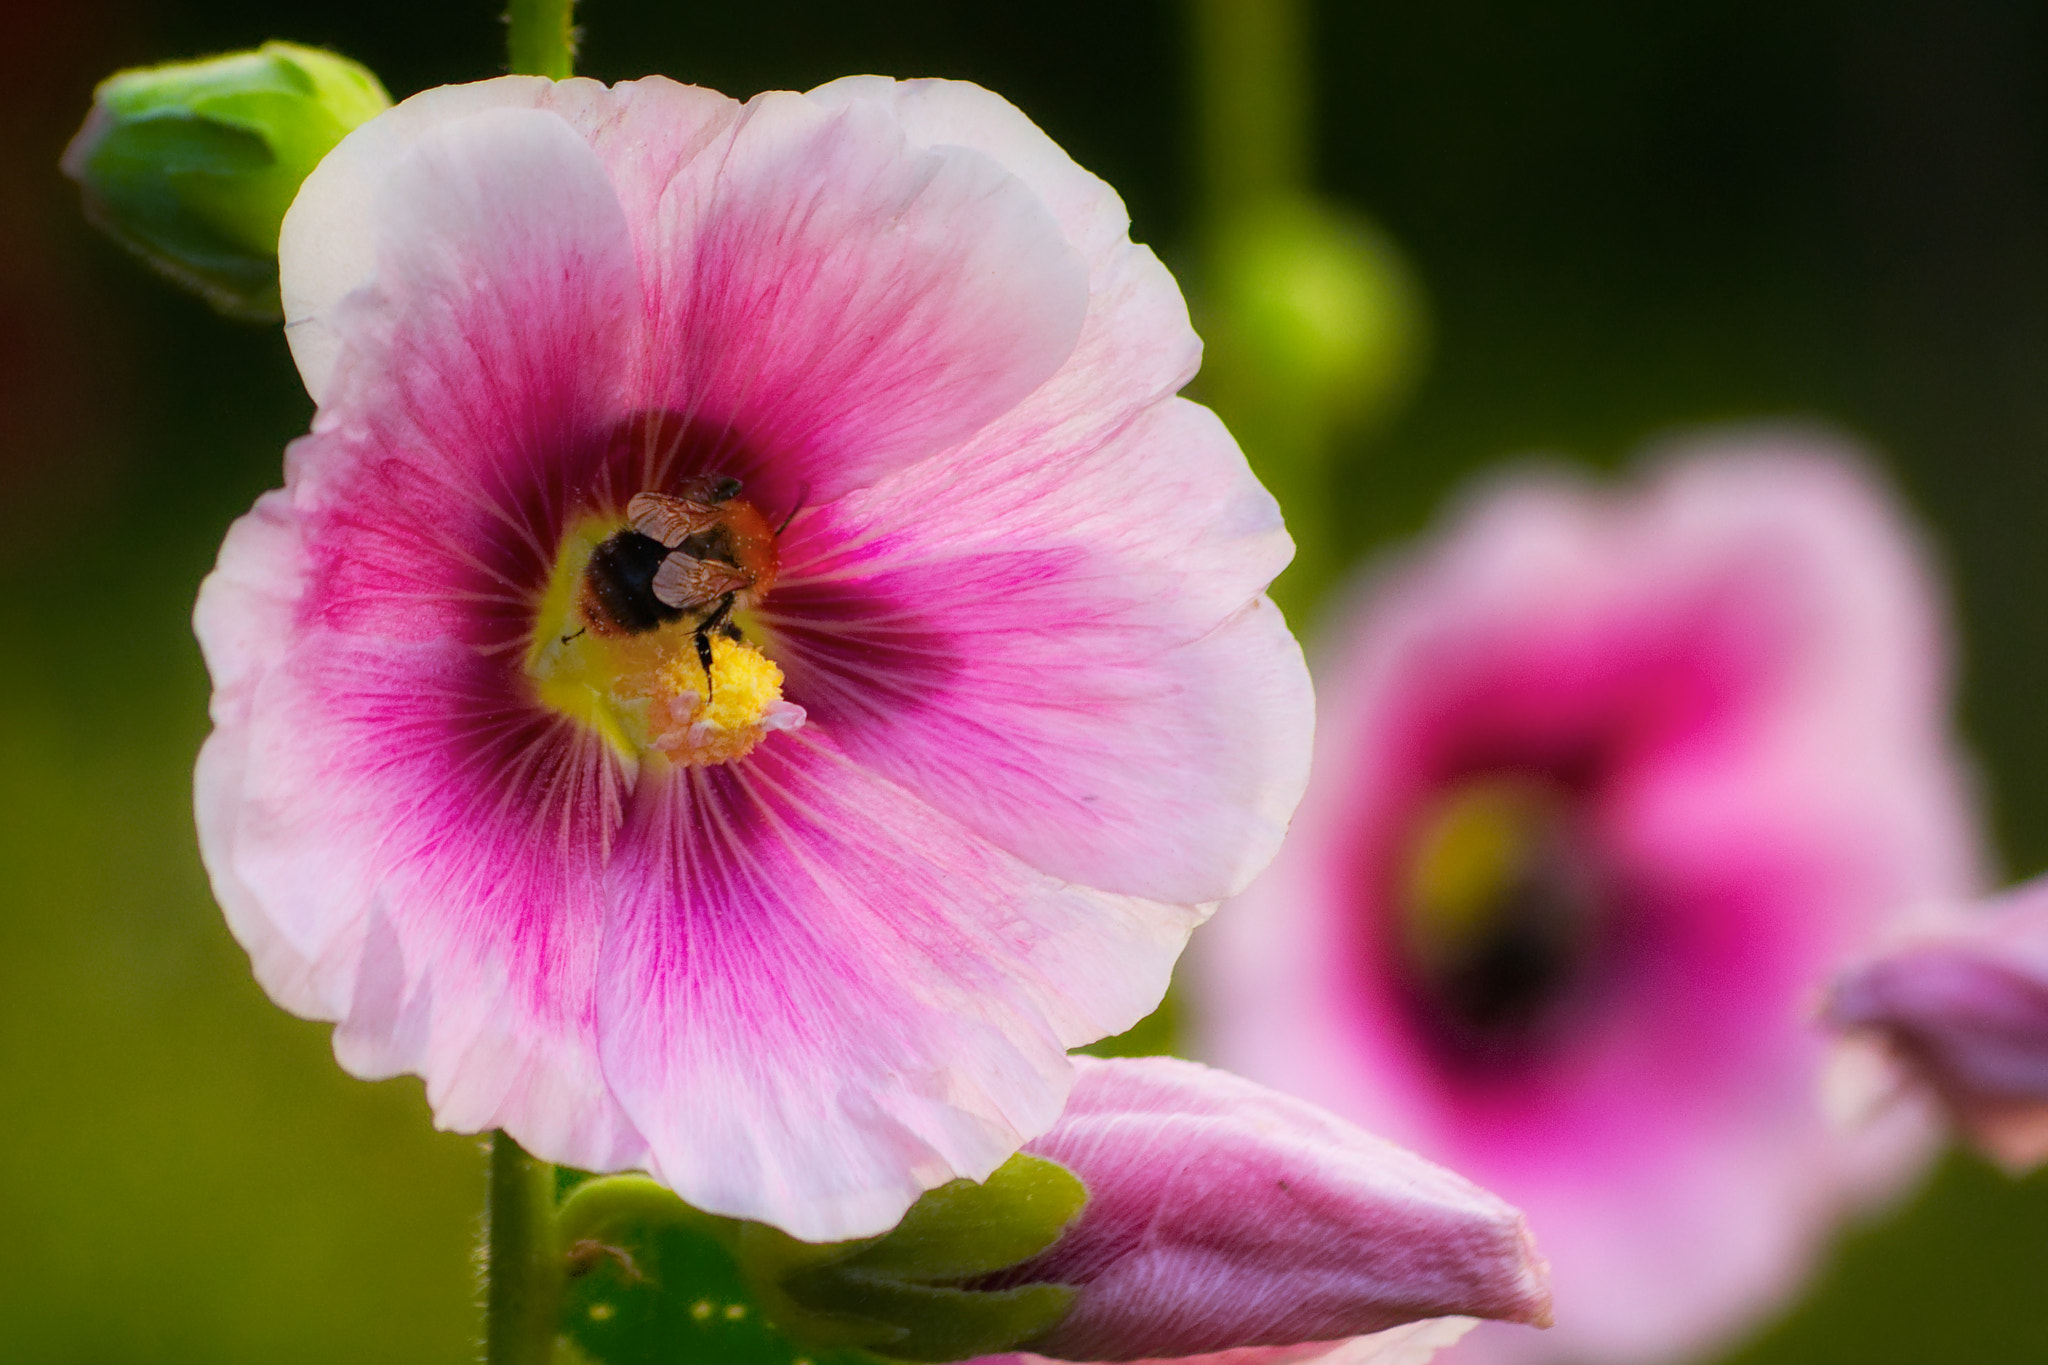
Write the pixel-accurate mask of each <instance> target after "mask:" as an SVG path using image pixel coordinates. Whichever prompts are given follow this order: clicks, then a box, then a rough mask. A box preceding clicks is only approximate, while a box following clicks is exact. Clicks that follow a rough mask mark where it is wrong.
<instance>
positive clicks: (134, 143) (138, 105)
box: [62, 42, 391, 321]
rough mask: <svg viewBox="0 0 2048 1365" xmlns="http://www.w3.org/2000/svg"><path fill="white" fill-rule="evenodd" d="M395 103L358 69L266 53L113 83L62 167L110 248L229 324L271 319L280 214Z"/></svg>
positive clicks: (320, 56)
mask: <svg viewBox="0 0 2048 1365" xmlns="http://www.w3.org/2000/svg"><path fill="white" fill-rule="evenodd" d="M390 106H391V97H390V96H389V95H387V94H385V93H384V87H383V86H382V85H381V84H379V83H378V81H377V78H376V77H375V76H373V75H371V74H370V72H369V71H368V70H366V69H365V68H363V67H362V66H359V65H357V64H356V63H355V62H352V61H349V60H348V59H347V58H345V57H337V56H335V55H334V54H333V53H331V52H322V51H320V50H319V49H318V48H311V47H300V46H299V45H298V44H296V43H275V42H273V43H265V44H264V45H263V46H262V47H260V48H257V49H256V50H254V51H253V52H231V53H227V54H224V55H222V56H218V57H208V58H205V59H203V60H201V61H196V62H175V63H171V64H169V65H165V66H152V67H141V68H138V69H136V70H133V71H122V72H119V73H117V74H115V75H113V76H110V77H108V78H107V79H106V80H104V81H102V82H100V86H99V89H98V90H96V91H95V92H94V93H93V107H92V112H91V113H90V114H88V115H87V116H86V120H85V126H84V127H83V128H81V129H79V131H78V135H77V136H76V137H74V138H73V139H72V140H71V145H70V146H69V147H67V148H66V149H65V151H64V160H63V162H62V165H63V168H64V173H65V174H66V175H68V176H70V177H71V178H72V179H73V180H76V181H77V182H78V183H79V186H80V188H81V189H83V190H84V192H85V211H86V216H87V217H88V218H90V219H91V220H92V222H93V223H94V225H95V226H97V227H99V228H100V229H101V230H102V231H104V232H106V233H107V234H108V235H109V236H111V237H112V238H114V240H116V241H118V242H120V243H121V244H122V245H123V246H125V247H127V248H128V249H129V250H131V251H133V252H134V253H135V254H136V255H138V256H140V257H141V258H142V259H143V260H144V261H146V262H147V263H148V264H149V265H150V266H152V267H153V268H155V269H156V270H158V271H161V272H162V273H163V274H164V275H166V276H168V277H169V278H171V279H172V280H174V281H176V282H177V283H178V284H181V285H183V286H185V287H186V288H187V289H190V290H192V291H194V292H195V293H198V294H200V295H201V296H203V297H204V298H205V299H206V301H207V302H208V303H210V304H212V305H213V306H214V307H215V308H217V309H219V310H220V311H221V312H223V313H225V314H227V315H228V316H230V317H238V318H247V319H250V320H265V321H276V320H277V319H278V318H280V317H281V316H282V310H281V309H280V307H279V305H278V297H277V233H278V226H279V224H281V223H282V222H283V221H284V213H285V210H286V209H288V208H290V207H291V202H292V199H293V197H294V196H296V195H297V194H298V192H299V185H300V184H301V182H303V181H304V180H305V178H306V176H307V175H308V174H310V173H311V172H312V169H313V167H315V166H316V165H318V164H319V163H320V158H322V157H324V156H326V155H327V153H328V152H329V151H331V150H333V148H334V144H335V143H337V142H339V141H341V139H342V137H343V136H344V135H345V134H347V133H348V131H349V130H350V129H352V128H354V127H355V126H356V125H357V124H359V123H362V122H363V121H365V120H366V119H369V118H371V117H373V116H374V115H376V114H378V113H381V112H382V111H383V110H385V109H388V108H389V107H390Z"/></svg>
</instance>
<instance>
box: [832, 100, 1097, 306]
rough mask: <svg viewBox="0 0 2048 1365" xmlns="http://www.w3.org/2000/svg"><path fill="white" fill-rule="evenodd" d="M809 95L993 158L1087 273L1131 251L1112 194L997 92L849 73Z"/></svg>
mask: <svg viewBox="0 0 2048 1365" xmlns="http://www.w3.org/2000/svg"><path fill="white" fill-rule="evenodd" d="M806 98H808V99H810V100H813V101H815V102H816V103H818V104H821V105H824V106H826V107H827V108H839V107H841V106H843V105H847V104H851V103H853V102H855V101H862V102H865V103H869V104H876V105H880V106H882V107H883V108H885V109H887V110H888V111H889V113H890V115H891V116H893V117H894V118H895V120H896V121H897V122H898V123H899V124H901V125H902V127H903V131H904V132H905V133H906V134H908V135H909V138H910V141H911V142H912V143H914V144H915V145H917V146H919V147H972V148H973V149H974V150H976V151H978V152H982V153H985V154H986V155H988V156H990V157H993V158H994V159H995V160H996V161H997V162H999V163H1000V164H1001V165H1002V167H1003V169H1005V170H1007V171H1008V172H1009V173H1010V174H1012V175H1014V176H1016V177H1017V178H1018V179H1019V180H1022V181H1023V182H1024V183H1025V184H1026V185H1027V186H1029V187H1030V189H1031V192H1032V193H1033V194H1035V195H1037V196H1038V198H1039V200H1040V201H1041V202H1042V203H1044V204H1045V206H1046V207H1047V208H1049V209H1051V210H1052V213H1053V216H1054V217H1055V218H1056V219H1058V220H1059V224H1060V229H1061V231H1062V232H1063V233H1064V234H1065V235H1066V239H1067V240H1068V241H1069V242H1071V243H1072V244H1073V245H1074V247H1075V249H1076V250H1078V251H1079V252H1080V253H1081V256H1082V258H1083V259H1084V260H1086V261H1087V262H1088V267H1089V271H1090V273H1091V274H1092V275H1093V274H1099V272H1101V271H1102V270H1103V269H1105V268H1106V267H1107V266H1108V265H1109V264H1110V262H1111V261H1112V260H1113V258H1114V257H1116V256H1118V255H1120V254H1122V253H1123V252H1125V251H1128V250H1130V242H1129V241H1128V240H1127V239H1128V236H1129V233H1130V229H1131V216H1130V214H1129V213H1127V212H1125V210H1124V204H1123V200H1121V199H1119V198H1118V197H1117V193H1116V191H1115V190H1113V189H1111V188H1110V187H1109V185H1108V184H1107V183H1105V182H1104V181H1103V180H1102V179H1101V178H1100V177H1099V176H1096V175H1092V174H1090V173H1089V172H1087V171H1085V170H1083V169H1081V167H1079V166H1077V165H1075V164H1074V159H1073V158H1072V157H1070V156H1068V155H1067V154H1066V152H1065V151H1064V150H1062V149H1061V147H1060V145H1059V144H1058V143H1057V142H1054V141H1053V140H1052V139H1051V138H1049V137H1047V136H1046V135H1045V131H1044V130H1043V129H1041V128H1040V127H1039V126H1038V125H1037V124H1035V123H1033V122H1032V121H1031V120H1030V119H1029V118H1027V117H1025V115H1024V111H1023V110H1021V109H1019V108H1018V107H1017V106H1016V105H1014V104H1012V103H1010V102H1009V101H1008V100H1006V99H1004V98H1003V97H1002V96H1001V95H998V94H996V93H995V92H994V91H991V90H985V89H983V88H982V87H981V86H978V85H976V84H974V83H973V82H972V81H944V80H917V81H897V80H891V79H890V78H889V77H887V76H846V77H843V78H841V79H839V80H836V81H831V82H829V83H827V84H825V85H821V86H819V87H818V88H817V89H815V90H813V91H811V92H810V93H809V94H808V95H807V96H806Z"/></svg>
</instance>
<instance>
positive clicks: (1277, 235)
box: [1207, 198, 1428, 425]
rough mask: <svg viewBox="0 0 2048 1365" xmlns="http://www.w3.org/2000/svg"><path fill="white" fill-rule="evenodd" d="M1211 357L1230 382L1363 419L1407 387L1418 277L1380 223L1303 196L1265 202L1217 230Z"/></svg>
mask: <svg viewBox="0 0 2048 1365" xmlns="http://www.w3.org/2000/svg"><path fill="white" fill-rule="evenodd" d="M1209 283H1210V293H1211V297H1210V300H1209V302H1210V305H1211V306H1210V316H1209V317H1208V318H1207V331H1208V334H1209V340H1210V348H1211V355H1212V360H1211V364H1212V366H1215V367H1218V368H1222V369H1225V370H1229V371H1233V372H1235V373H1233V374H1232V375H1231V379H1232V380H1234V381H1235V383H1236V384H1241V385H1247V386H1251V387H1253V388H1255V389H1256V390H1258V391H1261V392H1265V393H1272V394H1276V395H1278V394H1285V395H1286V398H1287V401H1288V403H1289V404H1290V405H1292V404H1297V403H1300V402H1303V401H1306V402H1309V403H1313V404H1315V405H1317V406H1318V407H1319V408H1321V409H1322V410H1323V411H1324V412H1325V413H1327V414H1328V416H1329V417H1330V418H1331V419H1333V420H1335V421H1338V422H1341V423H1344V424H1347V425H1371V424H1373V423H1374V422H1376V421H1378V420H1379V419H1381V418H1383V417H1385V416H1387V415H1390V414H1391V412H1392V411H1393V410H1394V408H1395V407H1396V406H1397V405H1398V404H1399V402H1400V400H1401V399H1402V398H1403V397H1405V396H1406V393H1407V390H1408V387H1409V385H1410V384H1411V382H1412V381H1413V380H1414V378H1415V376H1416V373H1417V370H1418V369H1419V362H1420V360H1421V358H1422V352H1423V350H1424V348H1425V341H1426V335H1427V330H1428V328H1427V320H1426V317H1425V312H1424V305H1423V297H1422V289H1421V286H1420V285H1419V284H1418V283H1417V281H1416V279H1415V276H1414V273H1413V272H1412V271H1411V270H1410V269H1409V267H1408V264H1407V262H1406V261H1405V260H1403V259H1402V256H1401V252H1400V249H1399V248H1398V247H1396V246H1395V245H1394V243H1393V241H1392V239H1390V238H1389V237H1388V236H1387V235H1386V234H1385V233H1384V232H1382V231H1381V230H1380V229H1379V228H1377V227H1376V226H1374V225H1373V224H1372V223H1371V222H1370V221H1368V220H1367V219H1365V218H1363V217H1362V216H1360V215H1357V214H1353V213H1347V212H1345V211H1343V210H1340V209H1336V208H1333V207H1331V206H1328V205H1325V204H1322V203H1319V202H1317V201H1315V200H1312V199H1306V198H1280V199H1273V200H1267V201H1265V202H1263V203H1260V204H1257V205H1255V206H1252V207H1250V208H1248V209H1246V210H1243V211H1241V212H1239V213H1236V214H1234V215H1232V216H1231V217H1230V218H1229V219H1228V220H1227V221H1225V222H1224V223H1223V224H1222V226H1221V230H1220V231H1219V232H1218V233H1217V234H1216V239H1215V245H1214V256H1213V259H1212V263H1211V276H1210V281H1209Z"/></svg>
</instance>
